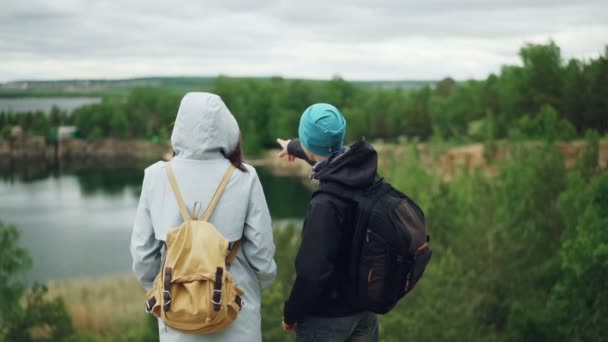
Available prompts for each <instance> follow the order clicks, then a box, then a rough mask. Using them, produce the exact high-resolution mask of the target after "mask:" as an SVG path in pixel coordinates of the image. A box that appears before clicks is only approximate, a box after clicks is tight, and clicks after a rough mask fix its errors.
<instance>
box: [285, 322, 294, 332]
mask: <svg viewBox="0 0 608 342" xmlns="http://www.w3.org/2000/svg"><path fill="white" fill-rule="evenodd" d="M297 329H298V323H294V324H291V325H290V324H287V323H285V322H283V330H285V331H287V332H289V333H294V332H296V330H297Z"/></svg>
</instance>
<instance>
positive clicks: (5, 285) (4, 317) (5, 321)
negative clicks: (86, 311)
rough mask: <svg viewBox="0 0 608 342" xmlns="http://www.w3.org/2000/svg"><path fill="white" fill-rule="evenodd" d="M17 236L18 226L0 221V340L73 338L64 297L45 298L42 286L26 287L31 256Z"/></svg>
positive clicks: (60, 339) (74, 337) (45, 289)
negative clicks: (22, 301) (26, 276)
mask: <svg viewBox="0 0 608 342" xmlns="http://www.w3.org/2000/svg"><path fill="white" fill-rule="evenodd" d="M18 240H19V232H18V231H17V228H15V227H14V226H11V225H6V224H3V223H1V222H0V266H1V267H0V323H1V324H0V340H3V341H72V340H74V341H75V340H76V336H75V332H74V328H73V326H72V320H71V318H70V316H69V315H68V313H67V311H66V308H65V306H64V304H63V301H62V300H61V299H60V298H55V299H50V300H49V299H47V298H46V293H47V288H46V287H45V286H41V285H34V287H33V288H32V289H31V290H29V291H26V286H25V281H24V278H23V275H24V274H25V271H27V270H28V269H29V268H30V267H31V259H30V257H29V256H28V254H27V251H26V250H25V249H23V248H21V247H19V246H18ZM22 297H24V299H25V301H24V302H25V304H23V305H22V304H21V299H22ZM40 332H43V333H42V335H41V334H40ZM40 335H41V336H40Z"/></svg>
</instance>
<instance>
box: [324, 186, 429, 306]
mask: <svg viewBox="0 0 608 342" xmlns="http://www.w3.org/2000/svg"><path fill="white" fill-rule="evenodd" d="M319 191H320V192H327V193H330V194H332V195H335V196H338V197H341V198H344V199H346V200H349V201H353V202H355V204H356V206H357V210H356V213H357V218H356V220H355V227H354V229H355V230H354V232H353V241H352V246H351V255H350V262H349V270H348V278H349V282H350V283H351V284H354V286H349V288H350V291H352V293H348V294H347V296H348V297H349V298H350V299H351V300H352V304H353V305H354V306H355V307H356V308H359V309H362V310H369V311H373V312H376V313H380V314H384V313H387V312H388V311H390V310H391V309H392V308H393V307H394V306H395V305H396V304H397V302H398V301H399V300H400V299H401V298H403V296H405V295H406V294H408V293H409V292H410V291H411V290H412V289H413V288H414V286H415V285H416V283H417V282H418V281H419V280H420V278H421V277H422V274H423V273H424V270H425V268H426V265H427V264H428V263H429V261H430V259H431V254H432V252H431V249H430V246H429V243H430V237H429V235H428V233H427V230H426V225H425V218H424V213H423V212H422V210H421V209H420V207H419V206H418V205H417V204H416V203H415V202H414V201H413V200H412V199H410V198H409V197H408V196H406V195H405V194H403V193H402V192H400V191H398V190H397V189H395V188H394V187H393V186H391V185H390V184H389V183H387V182H385V181H384V180H383V179H382V178H379V179H378V180H377V181H376V182H375V184H374V185H372V186H371V187H369V188H367V189H365V190H361V191H348V190H344V189H342V188H341V187H337V186H334V185H333V184H331V183H329V184H323V185H322V186H321V189H319Z"/></svg>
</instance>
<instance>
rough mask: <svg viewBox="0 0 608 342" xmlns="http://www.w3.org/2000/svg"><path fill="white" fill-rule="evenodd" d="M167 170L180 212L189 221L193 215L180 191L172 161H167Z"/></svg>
mask: <svg viewBox="0 0 608 342" xmlns="http://www.w3.org/2000/svg"><path fill="white" fill-rule="evenodd" d="M165 171H166V172H167V177H168V178H169V184H171V188H172V189H173V194H175V199H176V200H177V206H178V207H179V212H180V213H181V214H182V218H183V219H184V221H189V220H190V219H191V217H190V214H189V213H188V209H186V204H185V203H184V199H183V197H182V193H181V192H180V191H179V187H178V186H177V181H176V180H175V175H174V174H173V169H172V168H171V163H169V162H165Z"/></svg>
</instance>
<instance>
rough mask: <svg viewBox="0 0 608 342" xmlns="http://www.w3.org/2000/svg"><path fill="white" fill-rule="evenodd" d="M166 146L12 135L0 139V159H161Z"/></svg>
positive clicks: (111, 140) (121, 141)
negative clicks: (52, 140) (49, 139)
mask: <svg viewBox="0 0 608 342" xmlns="http://www.w3.org/2000/svg"><path fill="white" fill-rule="evenodd" d="M168 149H169V146H168V145H165V144H155V143H152V142H149V141H145V140H119V139H103V140H98V141H86V140H78V139H65V140H59V141H56V142H51V141H47V140H46V139H45V138H44V137H28V138H15V139H10V140H2V141H0V158H2V159H14V160H38V161H40V160H48V161H53V160H55V159H58V160H86V159H96V158H97V159H117V158H125V159H138V160H141V159H147V160H151V159H161V158H162V157H163V156H164V155H165V153H166V152H167V150H168Z"/></svg>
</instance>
